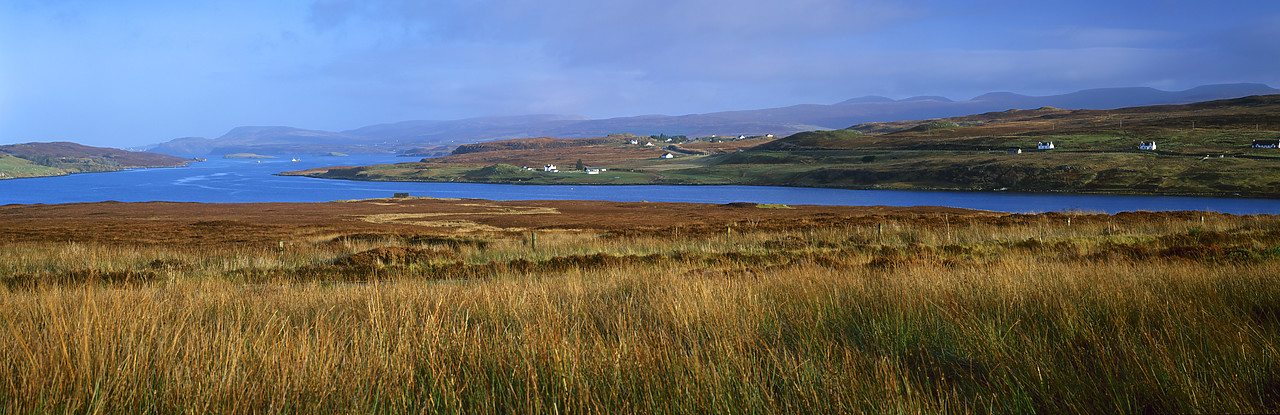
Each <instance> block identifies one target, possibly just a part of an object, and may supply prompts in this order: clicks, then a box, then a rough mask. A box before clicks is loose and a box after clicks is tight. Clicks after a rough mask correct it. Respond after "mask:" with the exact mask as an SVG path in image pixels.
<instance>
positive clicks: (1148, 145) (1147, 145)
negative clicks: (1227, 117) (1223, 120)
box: [1008, 140, 1280, 154]
mask: <svg viewBox="0 0 1280 415" xmlns="http://www.w3.org/2000/svg"><path fill="white" fill-rule="evenodd" d="M1259 141H1272V142H1275V143H1273V144H1272V147H1259V146H1258V142H1259ZM1253 143H1254V144H1253V147H1254V148H1277V147H1280V140H1254V141H1253ZM1055 148H1058V146H1057V145H1055V144H1053V142H1052V141H1040V142H1036V150H1053V149H1055ZM1138 149H1139V150H1155V149H1156V142H1155V141H1141V142H1139V143H1138ZM1008 153H1009V154H1022V149H1020V148H1011V149H1009V151H1008Z"/></svg>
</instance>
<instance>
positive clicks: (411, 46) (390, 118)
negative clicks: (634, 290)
mask: <svg viewBox="0 0 1280 415" xmlns="http://www.w3.org/2000/svg"><path fill="white" fill-rule="evenodd" d="M1277 38H1280V4H1276V3H1274V2H1267V1H1239V2H1230V3H1226V5H1223V4H1213V5H1210V4H1201V3H1199V2H1191V1H1138V2H1102V1H1084V2H1070V3H1061V4H1059V3H1052V4H1051V3H1045V4H1040V3H1035V4H1024V3H1022V2H1013V1H974V2H965V3H964V4H955V3H954V2H942V1H918V2H895V1H841V0H806V1H799V2H775V1H763V0H749V1H735V2H727V1H697V0H695V1H657V2H655V1H635V0H625V1H618V2H610V3H607V4H602V3H598V2H583V1H578V0H574V1H557V2H545V3H531V2H521V1H515V0H491V1H482V2H461V1H441V2H415V1H408V0H376V1H343V0H292V1H281V2H247V1H238V0H233V1H223V2H211V3H203V2H192V3H173V2H160V1H124V2H111V3H97V2H84V1H75V0H65V1H27V0H18V1H15V2H7V3H6V4H4V5H0V56H3V59H0V114H3V115H0V144H7V143H17V142H29V141H74V142H78V143H82V144H86V145H96V146H111V147H128V146H137V145H143V144H151V143H158V142H163V141H167V140H170V139H173V138H178V137H184V136H204V137H217V136H220V135H222V134H224V133H226V132H227V131H228V130H230V129H232V128H234V127H237V126H244V125H288V126H293V127H299V128H307V129H318V130H329V131H341V130H347V129H353V128H358V127H362V126H367V125H372V124H378V123H388V122H397V121H404V120H419V119H436V120H450V119H463V118H472V117H484V116H505V115H524V114H566V115H581V116H586V117H590V118H597V119H599V118H611V117H622V116H634V115H644V114H667V115H681V114H692V113H708V112H718V111H730V110H742V109H759V108H771V107H781V106H787V105H794V104H806V103H810V104H832V103H836V102H839V101H843V100H846V99H850V98H855V97H861V96H867V95H879V96H887V97H891V98H895V99H901V98H907V97H912V96H921V95H941V96H946V97H948V98H951V99H956V100H965V99H969V98H972V97H975V96H978V95H981V94H983V93H987V92H996V91H1008V92H1014V93H1019V94H1024V95H1053V94H1062V93H1069V92H1075V91H1078V90H1084V89H1092V88H1108V87H1135V86H1145V87H1152V88H1157V89H1161V90H1167V91H1178V90H1185V89H1189V88H1193V87H1196V86H1200V85H1207V84H1222V83H1236V82H1251V83H1265V84H1268V85H1271V86H1273V87H1275V86H1280V72H1277V71H1275V68H1276V67H1280V44H1278V43H1277V42H1275V41H1274V39H1277Z"/></svg>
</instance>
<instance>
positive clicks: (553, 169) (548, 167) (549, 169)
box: [542, 164, 560, 173]
mask: <svg viewBox="0 0 1280 415" xmlns="http://www.w3.org/2000/svg"><path fill="white" fill-rule="evenodd" d="M542 171H546V172H552V173H558V172H560V169H558V168H556V165H554V164H548V165H545V166H542Z"/></svg>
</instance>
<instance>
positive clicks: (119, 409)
mask: <svg viewBox="0 0 1280 415" xmlns="http://www.w3.org/2000/svg"><path fill="white" fill-rule="evenodd" d="M1278 271H1280V219H1278V218H1277V217H1275V216H1271V215H1257V216H1236V215H1227V214H1216V213H1204V212H1159V213H1152V212H1132V213H1120V214H1115V215H1106V214H1095V213H1090V212H1050V213H1043V214H1004V213H995V212H986V211H972V210H962V209H950V208H927V207H916V208H896V207H875V206H870V207H835V206H785V205H761V204H754V203H732V204H725V205H692V204H676V203H618V202H590V201H569V202H565V201H523V202H495V201H486V200H441V199H427V198H394V199H376V200H358V201H345V202H331V203H309V204H297V203H293V204H291V203H265V204H196V203H158V202H150V203H114V202H107V203H88V204H63V205H7V206H0V290H3V295H0V330H2V331H3V332H4V333H5V334H4V335H3V336H0V355H2V356H4V359H3V360H0V361H2V362H3V366H0V370H3V371H4V376H3V378H4V380H3V381H0V406H3V407H4V410H5V412H13V413H32V412H39V413H48V412H106V413H169V412H217V413H261V412H347V413H349V412H360V413H420V412H452V413H459V412H465V413H508V412H527V413H560V412H564V413H576V412H584V413H646V414H647V413H674V412H679V413H690V412H726V413H790V412H809V413H858V412H876V413H884V412H897V413H940V412H943V413H952V412H954V413H961V412H965V413H967V412H1048V413H1061V412H1087V413H1135V412H1142V413H1188V412H1196V413H1201V412H1213V413H1262V412H1276V411H1280V361H1278V360H1277V359H1278V356H1280V353H1278V352H1277V347H1278V346H1280V284H1277V275H1280V272H1278Z"/></svg>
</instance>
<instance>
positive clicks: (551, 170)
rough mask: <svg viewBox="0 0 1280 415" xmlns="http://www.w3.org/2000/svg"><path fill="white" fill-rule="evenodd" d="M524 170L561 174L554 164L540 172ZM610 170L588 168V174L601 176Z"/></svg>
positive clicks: (531, 170) (544, 166)
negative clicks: (601, 173)
mask: <svg viewBox="0 0 1280 415" xmlns="http://www.w3.org/2000/svg"><path fill="white" fill-rule="evenodd" d="M522 169H525V170H530V172H547V173H559V168H558V167H556V165H554V164H548V165H543V168H541V169H540V170H539V169H535V168H527V167H525V168H522ZM608 170H609V169H603V168H586V174H600V172H608Z"/></svg>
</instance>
